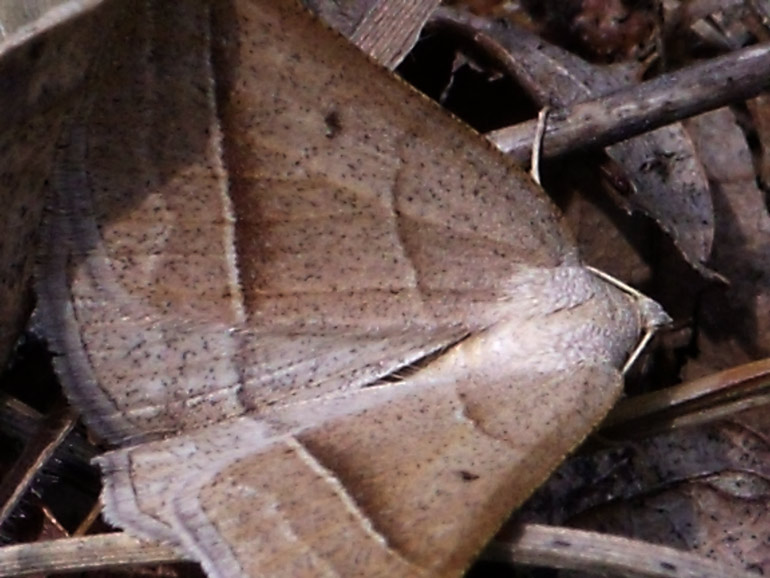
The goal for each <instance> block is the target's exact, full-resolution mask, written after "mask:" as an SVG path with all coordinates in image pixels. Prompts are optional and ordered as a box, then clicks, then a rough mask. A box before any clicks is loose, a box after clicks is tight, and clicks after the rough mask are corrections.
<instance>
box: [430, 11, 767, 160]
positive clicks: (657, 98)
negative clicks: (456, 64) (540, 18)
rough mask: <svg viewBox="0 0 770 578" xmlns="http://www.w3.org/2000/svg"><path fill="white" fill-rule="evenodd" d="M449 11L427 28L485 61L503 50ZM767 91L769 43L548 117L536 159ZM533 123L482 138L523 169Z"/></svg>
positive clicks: (610, 140)
mask: <svg viewBox="0 0 770 578" xmlns="http://www.w3.org/2000/svg"><path fill="white" fill-rule="evenodd" d="M473 22H474V21H473V19H470V18H465V17H463V15H460V14H457V13H456V12H454V11H451V10H439V11H438V12H437V15H436V16H434V17H433V19H432V23H433V24H436V25H438V26H444V27H446V28H447V29H449V30H452V31H454V32H456V33H458V34H461V35H462V36H463V37H466V38H469V39H472V41H473V43H474V45H476V46H477V47H479V48H480V49H481V50H484V51H485V52H487V53H489V54H490V55H491V56H492V57H493V58H498V59H504V58H505V57H506V55H507V52H506V51H505V49H504V48H503V47H502V46H501V45H500V44H499V43H498V42H497V41H496V40H495V39H494V38H493V37H492V36H490V35H489V34H487V33H486V32H485V31H484V30H482V29H480V28H478V27H476V26H474V25H473ZM768 88H770V42H765V43H762V44H757V45H755V46H751V47H748V48H744V49H742V50H736V51H735V52H731V53H729V54H726V55H724V56H720V57H717V58H713V59H711V60H708V61H706V62H703V63H700V64H696V65H693V66H689V67H686V68H682V69H680V70H677V71H675V72H671V73H669V74H664V75H661V76H659V77H657V78H654V79H652V80H649V81H647V82H643V83H640V84H637V85H635V86H632V87H629V88H625V89H622V90H618V91H615V92H612V93H611V94H607V95H604V96H602V97H599V98H596V99H594V100H590V101H584V102H582V103H577V104H573V105H571V106H568V107H566V108H561V109H553V110H551V112H550V114H549V117H548V127H547V130H546V131H545V136H544V139H543V151H542V158H544V159H549V158H554V157H557V156H559V155H563V154H567V153H571V152H575V151H577V150H581V149H587V148H599V147H605V146H608V145H611V144H614V143H616V142H620V141H623V140H626V139H628V138H631V137H633V136H636V135H638V134H641V133H644V132H648V131H651V130H654V129H656V128H659V127H661V126H664V125H667V124H671V123H672V122H676V121H679V120H682V119H685V118H689V117H691V116H694V115H696V114H701V113H703V112H707V111H709V110H714V109H716V108H720V107H722V106H725V105H726V104H729V103H731V102H738V101H741V100H745V99H747V98H751V97H753V96H756V95H757V94H759V93H760V92H762V91H763V90H766V89H768ZM536 134H537V121H536V120H531V121H527V122H523V123H521V124H517V125H515V126H511V127H506V128H503V129H500V130H496V131H493V132H490V133H487V135H486V136H487V138H489V139H490V140H491V141H492V142H493V143H495V145H497V147H498V148H500V149H501V150H502V151H503V152H506V153H508V154H509V155H510V156H512V157H513V158H514V160H516V161H517V162H519V163H520V164H522V165H524V164H525V163H526V162H527V161H529V156H530V150H531V143H532V142H533V140H534V138H535V135H536Z"/></svg>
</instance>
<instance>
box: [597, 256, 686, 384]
mask: <svg viewBox="0 0 770 578" xmlns="http://www.w3.org/2000/svg"><path fill="white" fill-rule="evenodd" d="M585 268H586V269H588V270H589V271H591V273H593V274H594V275H596V276H597V277H599V278H600V279H603V280H604V281H607V282H608V283H610V284H612V285H615V287H617V288H618V289H620V290H621V291H624V292H625V293H628V294H629V295H631V296H632V297H634V298H635V299H637V300H638V301H639V302H640V304H642V305H643V307H642V310H643V315H642V318H643V321H644V335H642V338H641V339H640V340H639V343H638V344H637V345H636V347H635V348H634V350H633V351H632V352H631V354H630V355H629V356H628V359H627V360H626V362H625V364H624V365H623V369H622V370H621V373H622V374H623V375H624V376H625V375H626V374H627V373H628V371H629V370H630V369H631V367H632V366H633V365H634V363H635V362H636V360H637V359H638V358H639V356H640V355H641V354H642V351H644V348H645V347H647V344H648V343H649V342H650V340H651V339H652V338H653V336H654V335H655V333H657V331H658V329H660V328H661V327H662V326H663V325H668V324H669V323H671V317H669V316H668V314H667V313H666V312H665V311H663V308H662V307H661V306H660V305H658V304H657V303H656V302H654V301H652V300H651V299H650V298H649V297H647V296H646V295H645V294H644V293H642V292H641V291H639V290H638V289H634V288H633V287H631V286H630V285H627V284H626V283H623V281H621V280H620V279H617V278H615V277H613V276H612V275H610V274H609V273H605V272H604V271H601V270H599V269H597V268H596V267H591V266H590V265H586V266H585Z"/></svg>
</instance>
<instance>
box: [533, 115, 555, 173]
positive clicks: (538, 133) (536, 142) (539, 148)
mask: <svg viewBox="0 0 770 578" xmlns="http://www.w3.org/2000/svg"><path fill="white" fill-rule="evenodd" d="M549 112H551V107H550V106H544V107H543V108H541V109H540V112H538V113H537V126H536V127H535V138H534V139H533V140H532V160H531V162H530V168H529V174H530V176H531V177H532V180H533V181H535V182H536V183H537V184H538V185H540V186H542V183H541V182H540V155H541V153H542V152H543V135H545V123H546V121H547V120H548V113H549Z"/></svg>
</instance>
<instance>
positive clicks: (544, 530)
mask: <svg viewBox="0 0 770 578" xmlns="http://www.w3.org/2000/svg"><path fill="white" fill-rule="evenodd" d="M483 557H484V558H486V559H490V560H495V561H499V562H507V563H518V564H529V565H535V566H547V567H549V568H563V569H569V570H578V571H588V572H592V573H597V574H600V575H602V576H603V575H605V574H611V575H613V576H615V575H621V576H625V577H627V578H631V577H636V578H684V577H689V578H692V577H695V576H697V577H698V578H725V577H726V576H729V577H730V578H756V576H757V575H756V574H753V573H749V572H746V571H745V570H742V569H739V568H735V567H730V566H727V565H725V564H721V563H719V562H715V561H713V560H709V559H708V558H705V557H703V556H698V555H697V554H692V553H690V552H683V551H681V550H675V549H674V548H669V547H666V546H658V545H656V544H650V543H648V542H643V541H640V540H630V539H628V538H620V537H618V536H609V535H607V534H600V533H598V532H587V531H584V530H574V529H572V528H557V527H551V526H542V525H539V524H524V525H522V526H520V527H519V528H517V529H516V531H515V537H514V538H513V539H512V540H510V541H506V542H501V541H499V540H496V541H494V542H492V544H491V545H490V546H489V547H488V548H487V549H486V550H485V551H484V554H483Z"/></svg>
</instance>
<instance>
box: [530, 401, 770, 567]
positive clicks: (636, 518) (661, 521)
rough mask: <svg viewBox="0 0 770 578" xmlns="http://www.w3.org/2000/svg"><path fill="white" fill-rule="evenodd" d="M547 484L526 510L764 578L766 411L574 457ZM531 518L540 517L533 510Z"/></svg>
mask: <svg viewBox="0 0 770 578" xmlns="http://www.w3.org/2000/svg"><path fill="white" fill-rule="evenodd" d="M575 480H582V484H580V485H575ZM551 484H552V485H551ZM549 486H550V487H551V490H550V491H549V490H543V491H542V493H541V494H539V495H538V496H536V498H535V500H534V502H533V510H538V509H540V512H546V511H547V512H549V514H547V515H548V516H549V521H550V522H555V523H564V522H567V521H568V523H569V525H571V526H576V527H580V528H584V529H593V530H597V531H601V532H609V533H612V534H617V535H623V536H627V537H633V538H639V539H643V540H646V541H650V542H653V543H656V544H663V545H669V546H674V547H677V548H682V549H686V550H690V551H694V552H699V553H701V554H703V555H705V556H708V557H710V558H712V559H716V560H720V561H722V562H725V563H728V564H737V565H738V566H739V567H743V568H745V569H747V570H753V571H755V572H759V573H764V574H766V573H767V572H768V571H770V543H769V542H768V539H767V528H768V524H769V523H770V420H769V419H768V412H767V410H766V408H763V407H762V408H757V409H753V410H750V411H747V412H743V413H741V414H737V415H736V416H735V417H734V419H731V420H730V421H723V422H719V423H716V424H712V425H709V426H700V427H694V428H683V429H681V430H678V431H676V432H672V433H669V434H663V435H658V436H655V437H652V438H649V439H646V440H642V441H640V442H636V443H631V444H624V445H621V446H618V447H615V448H612V449H608V450H604V451H601V452H598V453H596V454H594V455H592V456H590V457H578V458H575V459H574V460H573V461H572V462H569V463H568V464H567V465H565V466H564V467H563V468H562V469H560V470H559V471H558V472H557V474H556V475H555V476H554V477H553V478H552V480H551V482H550V483H549ZM547 487H548V486H547ZM529 515H530V516H531V517H532V518H534V519H538V513H537V512H533V511H530V514H529Z"/></svg>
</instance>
